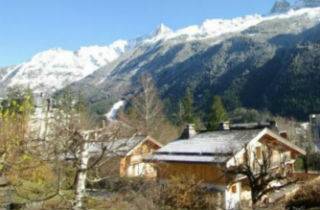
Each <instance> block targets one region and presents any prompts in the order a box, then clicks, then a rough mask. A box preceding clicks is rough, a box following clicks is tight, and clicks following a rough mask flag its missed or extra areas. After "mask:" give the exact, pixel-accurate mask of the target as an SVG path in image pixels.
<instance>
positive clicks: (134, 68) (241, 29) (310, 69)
mask: <svg viewBox="0 0 320 210" xmlns="http://www.w3.org/2000/svg"><path fill="white" fill-rule="evenodd" d="M145 73H148V74H150V75H151V76H152V77H153V79H154V81H155V83H156V86H157V88H158V90H159V94H160V96H161V97H162V98H163V99H164V100H165V102H166V103H168V104H170V105H171V106H169V107H170V109H171V110H169V113H174V112H175V111H177V109H178V102H179V100H180V99H181V98H182V97H183V96H184V95H185V92H186V89H187V88H189V89H190V90H191V91H192V92H193V96H194V102H195V107H196V108H197V109H199V110H200V109H201V110H206V109H207V108H208V107H209V106H210V104H211V101H212V97H213V96H214V95H220V96H222V99H223V101H224V102H225V104H226V107H227V109H228V110H233V109H235V108H237V107H249V108H255V109H258V110H269V111H270V112H272V113H273V114H279V115H284V116H294V117H297V118H300V119H303V118H304V117H306V116H307V115H308V114H309V113H312V112H320V1H310V0H309V1H308V0H304V1H299V2H297V3H296V4H295V5H290V4H289V3H288V2H286V1H283V0H279V1H277V2H276V3H275V5H274V7H273V8H272V12H271V13H270V14H269V15H267V16H261V15H250V16H245V17H239V18H234V19H230V20H224V19H212V20H205V21H204V22H203V23H202V24H200V25H193V26H189V27H186V28H182V29H178V30H171V29H170V28H168V27H167V26H165V25H163V24H161V25H160V26H159V27H158V28H157V29H156V31H155V32H153V33H152V34H151V35H149V36H144V37H140V38H137V39H135V40H130V41H123V40H120V41H116V42H114V43H112V44H111V45H109V46H91V47H83V48H81V49H80V50H78V51H76V52H71V51H67V50H62V49H51V50H48V51H45V52H41V53H39V54H37V55H35V56H34V57H33V58H32V59H31V60H30V61H28V62H25V63H23V64H19V65H16V66H11V67H6V68H2V69H0V94H4V93H5V91H6V89H7V88H8V87H12V86H14V85H25V86H28V87H30V88H31V89H33V90H34V91H36V92H48V93H50V94H53V93H55V92H56V91H58V92H59V90H61V89H63V88H65V87H70V88H71V89H73V90H75V91H78V90H80V91H81V92H82V94H83V95H84V96H85V98H86V99H87V100H88V101H90V104H91V105H92V107H95V109H96V110H97V111H98V112H99V113H100V114H103V113H106V110H108V109H109V108H110V105H111V104H112V103H115V102H117V101H119V100H121V99H125V100H129V99H130V97H131V96H132V95H133V94H135V93H136V92H137V91H138V90H139V89H140V86H139V78H140V77H141V75H143V74H145Z"/></svg>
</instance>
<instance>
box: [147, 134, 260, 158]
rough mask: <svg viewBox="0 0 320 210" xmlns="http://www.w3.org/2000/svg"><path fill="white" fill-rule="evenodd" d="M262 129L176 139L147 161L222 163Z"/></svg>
mask: <svg viewBox="0 0 320 210" xmlns="http://www.w3.org/2000/svg"><path fill="white" fill-rule="evenodd" d="M262 130H263V129H250V130H225V131H214V132H206V133H200V134H197V135H195V136H194V137H192V138H190V139H183V140H182V139H181V140H176V141H174V142H171V143H169V144H167V145H166V146H164V147H162V148H161V149H159V150H158V151H157V152H156V153H155V154H154V155H151V156H149V157H148V158H147V160H148V161H168V162H170V161H176V162H199V163H201V162H213V163H223V162H225V161H227V160H228V159H229V158H230V156H231V155H232V154H234V153H235V152H238V151H240V150H241V149H242V148H243V146H244V145H245V144H247V143H249V142H250V141H251V140H252V139H254V138H255V137H256V136H257V135H258V134H259V133H260V132H261V131H262Z"/></svg>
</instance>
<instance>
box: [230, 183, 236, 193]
mask: <svg viewBox="0 0 320 210" xmlns="http://www.w3.org/2000/svg"><path fill="white" fill-rule="evenodd" d="M231 192H232V193H237V185H235V184H234V185H232V187H231Z"/></svg>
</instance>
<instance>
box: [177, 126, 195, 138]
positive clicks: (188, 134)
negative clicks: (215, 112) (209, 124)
mask: <svg viewBox="0 0 320 210" xmlns="http://www.w3.org/2000/svg"><path fill="white" fill-rule="evenodd" d="M195 135H197V131H196V129H195V128H194V124H188V125H187V126H186V128H185V129H184V130H183V132H182V134H181V137H180V138H181V139H190V138H192V137H194V136H195Z"/></svg>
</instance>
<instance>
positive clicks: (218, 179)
mask: <svg viewBox="0 0 320 210" xmlns="http://www.w3.org/2000/svg"><path fill="white" fill-rule="evenodd" d="M157 169H158V178H159V179H170V178H171V177H177V176H182V175H188V176H189V177H193V178H194V179H196V180H197V181H202V182H204V183H209V184H215V185H224V184H225V183H226V176H225V173H224V171H223V167H220V166H218V165H214V164H196V163H160V164H158V166H157Z"/></svg>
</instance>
